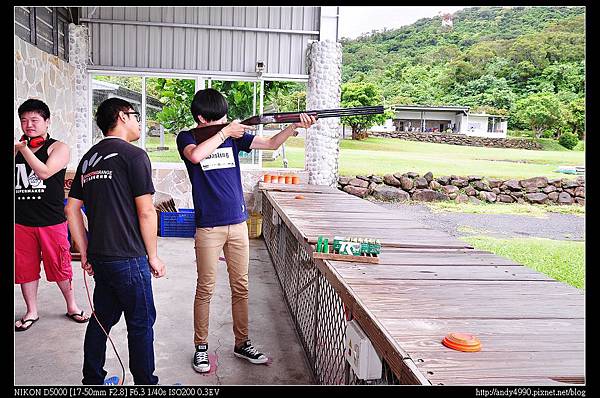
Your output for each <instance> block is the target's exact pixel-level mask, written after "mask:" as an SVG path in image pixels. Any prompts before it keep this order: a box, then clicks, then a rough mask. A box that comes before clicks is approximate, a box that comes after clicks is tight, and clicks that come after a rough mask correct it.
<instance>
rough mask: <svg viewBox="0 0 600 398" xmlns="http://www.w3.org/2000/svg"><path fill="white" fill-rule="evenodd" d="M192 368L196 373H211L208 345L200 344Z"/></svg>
mask: <svg viewBox="0 0 600 398" xmlns="http://www.w3.org/2000/svg"><path fill="white" fill-rule="evenodd" d="M192 366H193V368H194V370H195V371H196V372H199V373H206V372H209V371H210V362H209V361H208V344H198V345H197V346H196V352H195V353H194V359H193V360H192Z"/></svg>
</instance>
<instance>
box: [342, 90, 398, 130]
mask: <svg viewBox="0 0 600 398" xmlns="http://www.w3.org/2000/svg"><path fill="white" fill-rule="evenodd" d="M381 98H382V97H381V94H380V92H379V90H378V89H377V87H376V86H375V85H374V84H372V83H365V82H357V83H345V84H342V98H341V105H342V107H344V108H352V107H357V106H370V105H380V104H381ZM388 117H389V115H386V114H382V115H367V116H347V117H343V118H342V123H343V124H348V125H349V126H350V127H352V139H353V140H355V139H357V138H358V133H360V132H362V131H365V130H366V129H368V128H369V127H372V126H374V125H376V124H383V123H385V120H386V118H388Z"/></svg>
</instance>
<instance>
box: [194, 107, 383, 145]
mask: <svg viewBox="0 0 600 398" xmlns="http://www.w3.org/2000/svg"><path fill="white" fill-rule="evenodd" d="M300 113H306V114H307V115H309V116H314V117H315V119H323V118H326V117H344V116H363V115H378V114H381V113H383V106H381V105H377V106H358V107H356V108H338V109H321V110H313V111H304V112H280V113H263V114H262V115H255V116H252V117H249V118H248V119H245V120H243V121H241V122H240V123H241V124H245V125H248V126H256V125H258V124H267V123H294V122H299V121H300ZM228 124H229V123H224V124H213V125H210V126H205V127H196V128H193V129H192V130H191V132H192V134H193V135H194V138H195V139H196V144H200V143H202V142H204V141H206V140H207V139H209V138H210V137H212V136H214V135H215V134H217V133H218V132H219V131H220V130H221V129H222V128H224V127H225V126H227V125H228Z"/></svg>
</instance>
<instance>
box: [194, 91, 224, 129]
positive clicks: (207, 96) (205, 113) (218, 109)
mask: <svg viewBox="0 0 600 398" xmlns="http://www.w3.org/2000/svg"><path fill="white" fill-rule="evenodd" d="M227 108H228V105H227V100H226V99H225V97H224V96H223V94H221V93H220V92H218V91H217V90H215V89H213V88H207V89H205V90H198V92H197V93H196V95H194V99H193V101H192V105H190V111H191V112H192V116H193V117H194V120H195V121H196V122H198V123H200V120H199V119H198V115H200V116H202V117H203V118H204V120H206V121H207V122H212V121H215V120H219V119H221V118H222V117H223V116H225V115H226V114H227Z"/></svg>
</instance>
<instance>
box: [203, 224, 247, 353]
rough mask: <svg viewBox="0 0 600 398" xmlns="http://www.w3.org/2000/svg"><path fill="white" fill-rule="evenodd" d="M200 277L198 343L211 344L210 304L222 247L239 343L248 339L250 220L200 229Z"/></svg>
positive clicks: (235, 332)
mask: <svg viewBox="0 0 600 398" xmlns="http://www.w3.org/2000/svg"><path fill="white" fill-rule="evenodd" d="M195 248H196V265H197V268H198V280H197V282H196V297H195V299H194V344H195V345H198V344H202V343H208V319H209V305H210V299H211V297H212V294H213V291H214V288H215V282H216V279H217V266H218V264H219V254H221V250H223V253H224V254H225V261H226V263H227V272H228V273H229V286H230V288H231V314H232V316H233V334H234V336H235V344H236V345H238V346H239V345H240V344H242V343H243V342H244V341H246V340H248V262H249V261H250V248H249V242H248V227H247V226H246V222H245V221H244V222H243V223H240V224H234V225H224V226H219V227H210V228H196V237H195Z"/></svg>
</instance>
